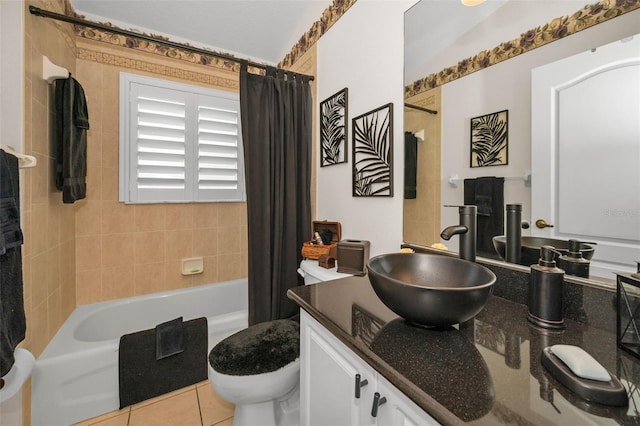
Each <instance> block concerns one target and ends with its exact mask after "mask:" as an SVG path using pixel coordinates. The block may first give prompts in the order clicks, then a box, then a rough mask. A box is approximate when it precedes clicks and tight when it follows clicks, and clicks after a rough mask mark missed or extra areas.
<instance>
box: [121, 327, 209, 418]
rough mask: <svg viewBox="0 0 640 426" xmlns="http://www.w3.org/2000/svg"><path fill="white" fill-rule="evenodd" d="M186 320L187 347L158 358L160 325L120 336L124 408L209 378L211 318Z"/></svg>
mask: <svg viewBox="0 0 640 426" xmlns="http://www.w3.org/2000/svg"><path fill="white" fill-rule="evenodd" d="M182 324H183V347H184V350H183V351H182V352H180V353H177V354H175V355H171V356H168V357H166V358H162V359H159V360H156V329H155V328H152V329H150V330H144V331H139V332H136V333H131V334H125V335H124V336H122V337H121V338H120V351H119V354H118V375H119V390H120V408H124V407H127V406H129V405H132V404H136V403H138V402H141V401H145V400H147V399H149V398H153V397H156V396H159V395H163V394H165V393H168V392H171V391H174V390H176V389H180V388H183V387H185V386H189V385H193V384H195V383H199V382H202V381H204V380H207V346H208V338H209V337H208V332H207V319H206V318H196V319H194V320H190V321H185V322H184V323H182Z"/></svg>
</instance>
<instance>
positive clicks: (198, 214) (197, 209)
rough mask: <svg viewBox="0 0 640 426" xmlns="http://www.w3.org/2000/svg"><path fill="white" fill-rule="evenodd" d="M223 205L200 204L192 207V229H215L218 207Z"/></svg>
mask: <svg viewBox="0 0 640 426" xmlns="http://www.w3.org/2000/svg"><path fill="white" fill-rule="evenodd" d="M223 204H225V203H200V204H195V205H194V206H193V209H194V212H193V227H194V228H215V227H217V226H218V215H219V210H220V206H221V205H223Z"/></svg>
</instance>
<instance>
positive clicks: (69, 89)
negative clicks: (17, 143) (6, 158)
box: [54, 76, 89, 203]
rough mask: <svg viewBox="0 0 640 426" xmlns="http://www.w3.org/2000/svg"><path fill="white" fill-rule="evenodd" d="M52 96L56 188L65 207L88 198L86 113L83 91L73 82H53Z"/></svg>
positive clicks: (73, 79)
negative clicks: (54, 86) (53, 91)
mask: <svg viewBox="0 0 640 426" xmlns="http://www.w3.org/2000/svg"><path fill="white" fill-rule="evenodd" d="M55 94H56V95H55V113H56V115H55V119H54V123H55V139H54V151H55V156H56V158H55V161H56V171H55V176H56V188H58V189H59V190H61V191H62V201H63V202H64V203H73V202H75V201H76V200H80V199H82V198H85V197H86V196H87V184H86V177H87V130H88V129H89V113H88V111H87V101H86V99H85V96H84V90H83V89H82V86H81V85H80V83H78V81H77V80H76V79H75V78H73V77H71V76H69V78H67V79H58V80H56V90H55Z"/></svg>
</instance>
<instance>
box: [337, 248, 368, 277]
mask: <svg viewBox="0 0 640 426" xmlns="http://www.w3.org/2000/svg"><path fill="white" fill-rule="evenodd" d="M369 246H370V243H369V241H361V240H342V241H340V242H339V243H338V272H341V273H343V274H351V275H358V276H363V275H364V274H366V273H367V261H368V260H369Z"/></svg>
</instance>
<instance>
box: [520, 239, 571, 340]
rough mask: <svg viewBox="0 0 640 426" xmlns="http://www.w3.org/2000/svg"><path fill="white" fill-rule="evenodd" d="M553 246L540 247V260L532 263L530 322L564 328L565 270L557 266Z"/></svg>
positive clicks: (551, 327) (553, 327)
mask: <svg viewBox="0 0 640 426" xmlns="http://www.w3.org/2000/svg"><path fill="white" fill-rule="evenodd" d="M555 253H556V250H555V248H554V247H553V246H542V247H540V260H539V261H538V264H537V265H531V275H530V283H529V314H528V315H527V319H528V320H529V322H531V323H533V324H535V325H537V326H539V327H544V328H549V329H558V330H559V329H563V328H564V318H563V315H562V305H563V297H562V292H563V290H564V271H563V270H562V269H560V268H558V267H557V266H556V262H555V260H554V256H555Z"/></svg>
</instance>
